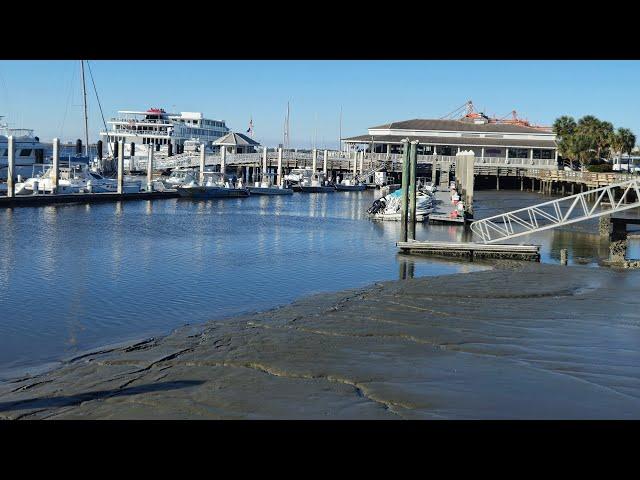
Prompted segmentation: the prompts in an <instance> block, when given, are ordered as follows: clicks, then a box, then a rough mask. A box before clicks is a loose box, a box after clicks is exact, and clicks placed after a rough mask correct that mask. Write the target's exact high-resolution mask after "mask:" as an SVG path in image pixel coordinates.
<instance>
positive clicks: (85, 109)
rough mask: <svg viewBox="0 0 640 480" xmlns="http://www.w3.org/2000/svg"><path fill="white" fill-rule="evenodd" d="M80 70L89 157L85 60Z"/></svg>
mask: <svg viewBox="0 0 640 480" xmlns="http://www.w3.org/2000/svg"><path fill="white" fill-rule="evenodd" d="M80 72H81V73H82V97H83V98H84V101H83V103H84V140H85V142H86V145H87V158H89V119H88V118H87V86H86V85H85V82H84V60H80Z"/></svg>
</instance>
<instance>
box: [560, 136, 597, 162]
mask: <svg viewBox="0 0 640 480" xmlns="http://www.w3.org/2000/svg"><path fill="white" fill-rule="evenodd" d="M564 142H566V143H565V149H566V152H567V156H568V157H569V158H571V159H572V160H577V161H578V162H579V163H580V169H581V170H584V169H585V166H586V165H587V163H589V160H590V159H591V158H592V156H593V152H594V150H595V141H594V139H593V137H592V136H591V135H589V134H587V133H584V132H576V133H574V134H573V135H571V136H570V137H569V138H567V139H566V140H564V141H563V143H564Z"/></svg>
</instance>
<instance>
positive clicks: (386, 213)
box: [367, 189, 434, 222]
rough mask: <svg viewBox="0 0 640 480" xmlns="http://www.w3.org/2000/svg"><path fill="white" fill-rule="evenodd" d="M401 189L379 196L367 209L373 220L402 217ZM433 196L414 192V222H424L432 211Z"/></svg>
mask: <svg viewBox="0 0 640 480" xmlns="http://www.w3.org/2000/svg"><path fill="white" fill-rule="evenodd" d="M401 195H402V189H400V190H396V191H395V192H393V193H391V194H389V195H386V196H384V197H381V198H379V199H378V200H376V201H375V202H373V205H371V207H370V208H369V209H368V210H367V213H368V214H369V215H370V217H371V218H372V219H374V220H391V221H399V220H401V219H402V214H401V208H402V197H401ZM433 210H434V208H433V197H432V196H431V195H429V194H428V193H426V192H423V191H418V192H416V222H424V221H425V220H427V219H428V218H429V215H430V214H431V213H432V212H433Z"/></svg>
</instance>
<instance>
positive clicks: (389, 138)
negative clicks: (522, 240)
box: [342, 114, 558, 166]
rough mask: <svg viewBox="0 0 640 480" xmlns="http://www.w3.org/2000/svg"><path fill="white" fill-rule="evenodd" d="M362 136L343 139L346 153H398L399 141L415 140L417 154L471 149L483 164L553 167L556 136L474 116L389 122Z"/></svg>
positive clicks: (442, 154)
mask: <svg viewBox="0 0 640 480" xmlns="http://www.w3.org/2000/svg"><path fill="white" fill-rule="evenodd" d="M368 130H369V133H368V134H366V135H359V136H356V137H348V138H343V139H342V141H343V142H344V143H345V144H346V145H347V146H348V149H349V150H353V149H357V150H365V151H367V152H373V153H385V154H400V153H402V140H403V139H404V138H408V139H409V141H413V140H418V141H419V142H420V143H419V144H418V154H419V155H438V156H454V155H456V153H457V152H459V151H461V150H473V152H474V153H475V155H476V158H477V159H478V158H481V159H484V161H486V162H487V163H491V161H492V160H494V159H495V160H499V162H498V163H507V164H508V163H516V164H518V163H519V164H523V163H529V164H532V165H541V166H542V165H546V166H555V165H557V161H558V147H557V144H556V135H555V134H554V133H553V132H552V131H551V130H550V129H547V128H543V127H534V126H527V125H522V124H514V123H508V122H497V121H495V120H493V119H490V118H488V117H485V116H484V115H481V114H480V115H479V114H474V115H473V116H466V117H464V118H462V119H459V120H442V119H437V120H436V119H414V120H405V121H401V122H391V123H387V124H385V125H379V126H377V127H371V128H369V129H368Z"/></svg>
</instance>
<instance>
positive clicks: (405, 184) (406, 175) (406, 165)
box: [400, 138, 409, 242]
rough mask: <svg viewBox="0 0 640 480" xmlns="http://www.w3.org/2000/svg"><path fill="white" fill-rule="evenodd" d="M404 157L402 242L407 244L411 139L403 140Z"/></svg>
mask: <svg viewBox="0 0 640 480" xmlns="http://www.w3.org/2000/svg"><path fill="white" fill-rule="evenodd" d="M402 148H403V149H404V156H403V161H402V187H401V188H402V206H401V207H400V217H401V218H400V223H401V225H400V241H402V242H406V241H407V239H408V231H407V208H408V206H409V139H408V138H405V139H404V140H402Z"/></svg>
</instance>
